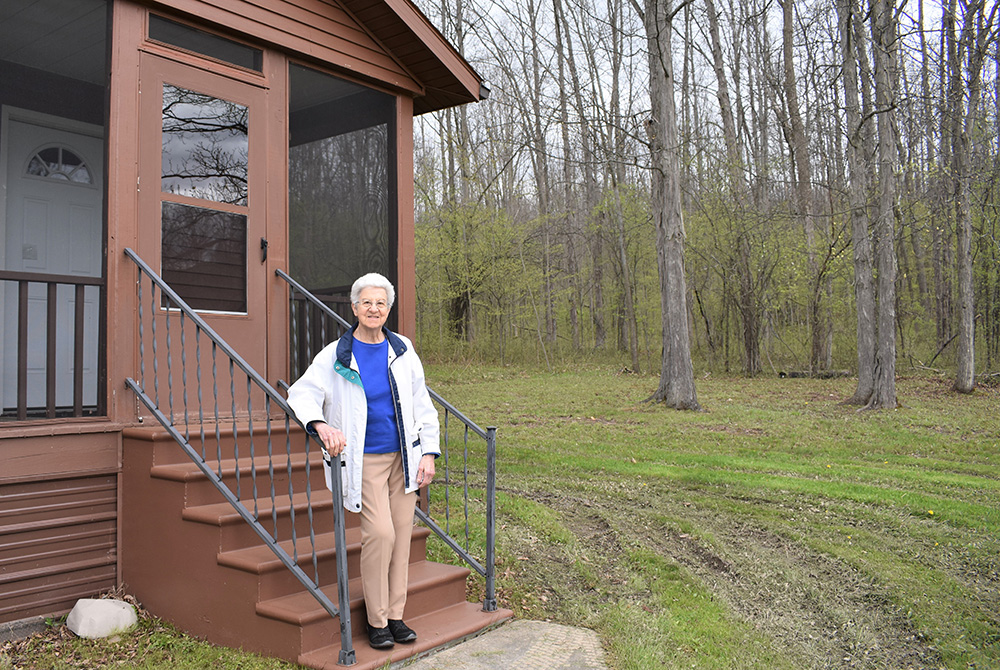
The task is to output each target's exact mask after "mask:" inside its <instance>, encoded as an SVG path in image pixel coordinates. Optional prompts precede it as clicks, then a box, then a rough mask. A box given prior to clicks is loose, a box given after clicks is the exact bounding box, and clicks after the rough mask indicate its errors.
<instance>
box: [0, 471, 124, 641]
mask: <svg viewBox="0 0 1000 670" xmlns="http://www.w3.org/2000/svg"><path fill="white" fill-rule="evenodd" d="M116 537H117V475H116V474H114V473H102V474H92V475H85V476H73V477H67V478H63V479H52V478H47V479H45V480H35V481H25V480H21V481H18V482H14V483H3V482H2V480H0V622H6V621H16V620H18V619H24V618H27V617H32V616H48V615H59V614H63V613H65V612H67V611H69V610H70V609H71V608H72V607H73V604H74V603H75V602H76V601H77V600H78V599H79V598H86V597H90V596H94V595H96V594H99V593H101V592H104V591H108V590H110V589H112V588H114V587H115V585H116V581H117V578H116V569H117V565H116V564H117V547H116Z"/></svg>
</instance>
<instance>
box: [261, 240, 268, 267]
mask: <svg viewBox="0 0 1000 670" xmlns="http://www.w3.org/2000/svg"><path fill="white" fill-rule="evenodd" d="M266 261H267V238H266V237H262V238H260V262H261V263H264V262H266Z"/></svg>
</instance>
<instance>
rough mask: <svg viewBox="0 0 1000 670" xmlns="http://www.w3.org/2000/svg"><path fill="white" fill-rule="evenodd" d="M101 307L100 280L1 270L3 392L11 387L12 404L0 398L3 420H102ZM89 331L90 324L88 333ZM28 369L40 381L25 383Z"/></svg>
mask: <svg viewBox="0 0 1000 670" xmlns="http://www.w3.org/2000/svg"><path fill="white" fill-rule="evenodd" d="M33 287H37V288H36V289H33ZM42 289H44V290H42ZM32 293H34V294H35V295H32ZM104 299H105V292H104V279H102V278H100V277H93V278H91V277H78V276H74V275H56V274H39V273H34V272H12V271H9V270H0V304H2V305H3V310H2V320H3V322H4V323H3V326H2V327H3V328H4V329H5V331H6V334H5V335H6V336H5V337H3V338H0V340H2V341H3V347H2V350H3V351H2V355H3V364H4V377H5V379H4V384H5V385H7V384H8V381H9V379H11V378H13V379H14V380H15V382H14V384H13V388H14V391H13V394H12V397H10V398H8V397H6V396H5V395H4V394H0V396H2V397H3V403H2V406H0V414H2V416H3V417H4V418H7V419H15V420H19V421H24V420H27V419H29V418H44V419H54V418H56V417H64V416H67V417H82V416H103V415H104V413H105V408H104V397H105V395H106V394H105V392H104V375H103V374H100V371H101V370H103V369H104V361H103V352H104V349H105V347H104V345H103V342H104V325H103V324H104V319H103V318H101V315H102V314H104ZM88 301H89V302H90V303H91V307H90V308H89V313H88V307H87V302H88ZM32 303H36V304H35V305H34V306H32ZM38 303H41V305H39V304H38ZM60 304H61V305H63V308H62V309H60ZM70 310H72V313H71V314H70V313H69V311H70ZM87 323H91V324H93V326H92V328H91V329H90V332H89V333H88V332H87V330H88V329H87ZM60 338H63V339H62V340H61V341H60ZM88 340H91V341H88ZM88 356H90V357H91V359H92V360H91V361H90V366H91V371H90V376H91V379H90V380H89V381H87V380H85V377H87V376H88V375H87V372H86V366H87V361H86V359H87V357H88ZM8 366H9V367H11V368H13V369H8ZM31 368H34V369H36V370H38V371H40V372H39V376H40V377H41V379H39V380H38V381H32V380H30V379H29V371H30V370H31ZM42 370H44V372H41V371H42ZM60 375H62V379H60ZM67 380H68V382H69V383H67ZM8 388H9V387H8Z"/></svg>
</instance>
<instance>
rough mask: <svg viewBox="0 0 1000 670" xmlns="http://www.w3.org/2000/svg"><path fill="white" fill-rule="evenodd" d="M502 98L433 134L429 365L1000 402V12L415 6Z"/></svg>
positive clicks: (757, 0) (846, 2)
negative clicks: (600, 363) (582, 367)
mask: <svg viewBox="0 0 1000 670" xmlns="http://www.w3.org/2000/svg"><path fill="white" fill-rule="evenodd" d="M417 4H418V6H419V7H420V9H421V10H422V11H423V12H424V13H425V14H426V15H427V16H428V18H429V19H430V20H431V22H432V23H433V24H434V25H435V26H436V27H437V28H438V29H439V30H440V31H441V32H442V34H444V36H445V37H447V38H448V39H449V40H450V41H451V42H452V44H454V45H455V46H456V48H457V49H458V50H459V51H460V52H461V53H462V54H463V55H464V56H465V58H466V59H467V60H468V61H469V62H470V63H471V64H472V65H473V67H474V68H475V69H476V70H477V72H478V73H479V74H480V75H481V76H482V77H483V78H484V80H486V81H487V82H488V86H489V88H490V95H489V97H488V99H486V100H484V101H482V102H480V103H478V104H476V105H468V106H464V107H459V108H456V109H451V110H447V111H444V112H438V113H436V114H433V115H427V116H424V117H421V118H419V119H418V121H417V127H416V138H415V149H416V155H415V165H414V168H415V175H416V195H417V198H416V235H417V240H416V242H417V282H418V287H417V300H418V307H417V314H418V316H417V319H418V323H417V337H418V341H419V344H420V346H421V347H422V348H423V349H424V350H426V351H427V352H428V353H433V354H438V355H441V356H461V357H473V358H476V359H479V360H489V361H494V362H498V363H501V364H506V363H512V362H525V363H532V364H540V365H543V366H547V367H549V368H552V367H553V366H555V365H557V364H559V362H560V361H571V360H573V359H578V358H582V357H591V356H596V357H598V358H600V359H607V360H619V359H620V361H621V365H622V367H623V368H627V369H628V370H630V371H633V372H643V373H659V375H660V380H661V381H660V389H659V390H658V391H657V393H656V395H655V398H656V399H659V400H664V401H665V402H667V404H669V405H672V406H675V407H696V406H697V397H696V391H695V378H697V377H699V376H704V375H709V374H713V373H715V374H727V375H747V376H751V377H752V376H757V375H779V374H808V375H836V374H846V375H851V376H856V377H857V379H858V382H857V390H856V392H855V394H854V397H853V398H852V399H851V400H852V401H853V402H855V403H856V404H859V405H862V406H868V407H873V408H878V407H894V406H895V405H896V403H897V399H896V396H895V381H894V380H895V376H896V374H897V373H904V372H907V371H916V370H919V371H926V370H930V371H935V372H937V373H939V374H942V375H946V376H947V377H948V378H949V379H951V380H953V385H954V388H955V389H956V390H958V391H962V392H970V391H972V390H973V389H974V388H975V387H976V386H977V385H984V384H988V385H995V384H996V383H998V382H1000V202H998V198H1000V184H998V178H1000V94H998V81H1000V39H998V29H1000V15H998V13H1000V0H962V1H959V0H944V1H943V2H932V1H930V0H910V1H908V2H907V1H905V0H903V1H900V0H861V2H859V0H837V1H836V2H834V3H831V2H821V1H817V0H784V1H783V2H782V1H780V0H744V1H740V2H735V1H734V0H689V1H687V2H681V1H679V0H548V1H547V2H544V1H542V0H504V2H496V1H493V0H439V1H438V2H436V3H432V2H428V1H426V0H418V3H417Z"/></svg>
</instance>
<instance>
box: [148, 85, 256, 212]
mask: <svg viewBox="0 0 1000 670" xmlns="http://www.w3.org/2000/svg"><path fill="white" fill-rule="evenodd" d="M248 120H249V110H248V109H247V108H246V107H245V106H243V105H239V104H237V103H235V102H229V101H228V100H222V99H220V98H215V97H212V96H210V95H204V94H202V93H196V92H194V91H189V90H187V89H183V88H179V87H177V86H174V85H172V84H164V85H163V173H162V180H161V188H162V189H163V191H164V192H166V193H174V194H177V195H186V196H190V197H192V198H200V199H202V200H213V201H215V202H225V203H229V204H233V205H246V204H247V159H248V156H249V146H250V142H249V136H248V134H247V123H248Z"/></svg>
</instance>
